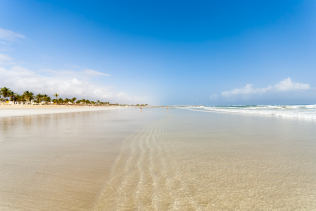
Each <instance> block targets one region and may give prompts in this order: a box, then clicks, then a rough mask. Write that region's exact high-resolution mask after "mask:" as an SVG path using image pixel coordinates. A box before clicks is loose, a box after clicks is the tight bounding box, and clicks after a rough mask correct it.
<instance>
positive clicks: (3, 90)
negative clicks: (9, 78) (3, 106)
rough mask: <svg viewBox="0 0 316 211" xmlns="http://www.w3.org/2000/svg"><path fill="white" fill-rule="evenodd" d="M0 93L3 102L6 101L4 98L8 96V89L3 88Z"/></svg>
mask: <svg viewBox="0 0 316 211" xmlns="http://www.w3.org/2000/svg"><path fill="white" fill-rule="evenodd" d="M0 93H1V95H2V96H3V100H6V98H7V97H8V96H9V94H10V89H9V88H7V87H3V88H1V89H0Z"/></svg>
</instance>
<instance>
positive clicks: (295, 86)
mask: <svg viewBox="0 0 316 211" xmlns="http://www.w3.org/2000/svg"><path fill="white" fill-rule="evenodd" d="M308 89H310V86H309V84H301V83H293V82H292V80H291V78H287V79H284V80H283V81H281V82H279V83H278V84H276V85H274V86H268V87H265V88H256V89H254V88H253V84H247V85H246V86H245V87H244V88H241V89H233V90H230V91H225V92H222V93H221V95H222V96H223V97H231V96H236V95H252V94H263V93H267V92H285V91H297V90H308Z"/></svg>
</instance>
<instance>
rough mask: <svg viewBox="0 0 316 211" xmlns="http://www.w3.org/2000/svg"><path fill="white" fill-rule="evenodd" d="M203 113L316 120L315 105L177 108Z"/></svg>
mask: <svg viewBox="0 0 316 211" xmlns="http://www.w3.org/2000/svg"><path fill="white" fill-rule="evenodd" d="M177 108H181V109H190V110H194V111H202V112H203V111H204V112H221V113H241V114H252V115H270V116H276V117H285V118H298V119H312V120H316V105H232V106H197V107H194V106H187V107H177Z"/></svg>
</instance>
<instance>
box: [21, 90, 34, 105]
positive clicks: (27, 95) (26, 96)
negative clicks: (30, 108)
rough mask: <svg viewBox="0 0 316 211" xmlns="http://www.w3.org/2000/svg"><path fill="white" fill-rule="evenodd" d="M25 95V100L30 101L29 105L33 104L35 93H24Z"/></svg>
mask: <svg viewBox="0 0 316 211" xmlns="http://www.w3.org/2000/svg"><path fill="white" fill-rule="evenodd" d="M23 95H24V97H25V99H26V100H27V101H29V103H31V101H32V100H33V99H34V93H33V92H29V91H25V92H24V93H23Z"/></svg>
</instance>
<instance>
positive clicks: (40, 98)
mask: <svg viewBox="0 0 316 211" xmlns="http://www.w3.org/2000/svg"><path fill="white" fill-rule="evenodd" d="M35 99H36V101H37V103H41V102H42V100H43V95H41V94H37V95H36V96H35Z"/></svg>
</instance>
